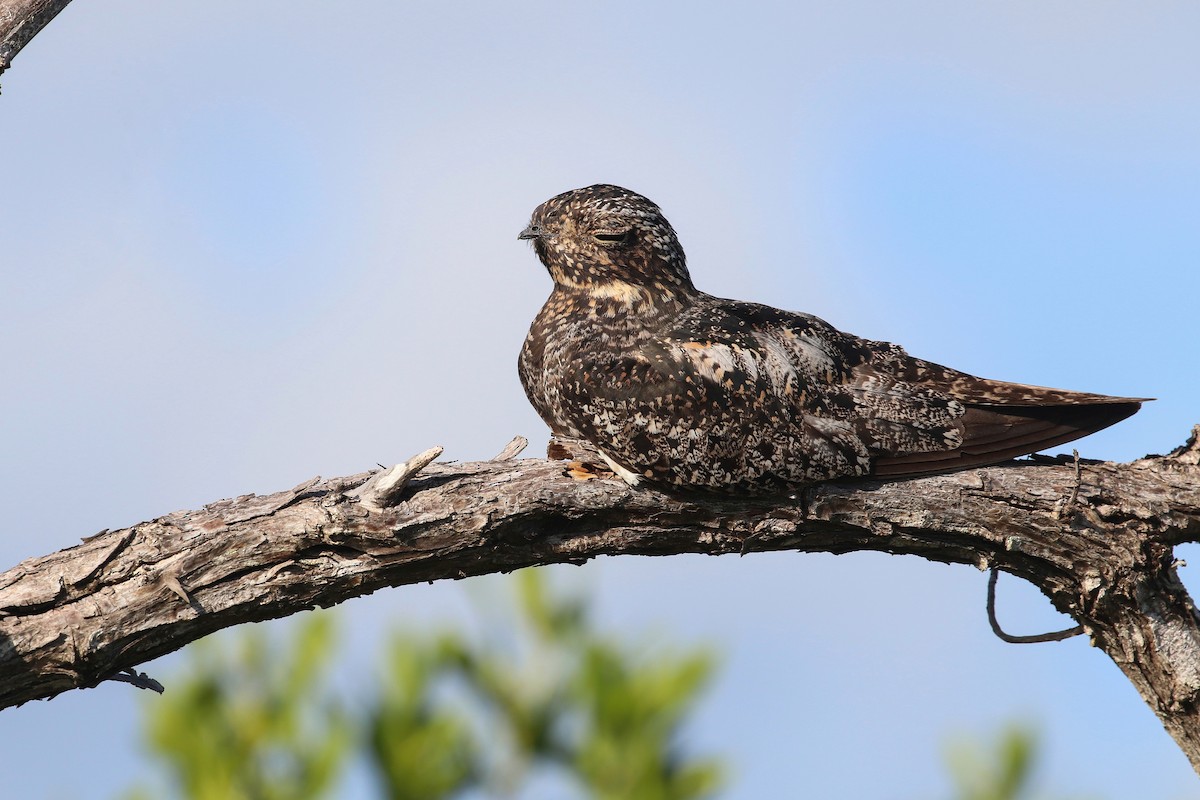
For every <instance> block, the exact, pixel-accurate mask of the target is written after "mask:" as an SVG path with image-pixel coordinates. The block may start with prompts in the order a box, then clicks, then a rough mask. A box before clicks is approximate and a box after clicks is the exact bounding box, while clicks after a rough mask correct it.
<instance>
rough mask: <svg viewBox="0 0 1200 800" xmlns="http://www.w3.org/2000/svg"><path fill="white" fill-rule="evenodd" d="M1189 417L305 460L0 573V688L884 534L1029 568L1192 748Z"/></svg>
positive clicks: (87, 682) (935, 556) (1198, 661)
mask: <svg viewBox="0 0 1200 800" xmlns="http://www.w3.org/2000/svg"><path fill="white" fill-rule="evenodd" d="M1198 432H1200V427H1197V429H1196V430H1195V431H1193V436H1192V439H1191V440H1190V441H1189V442H1188V444H1187V445H1186V446H1184V447H1182V448H1180V449H1179V450H1177V451H1175V452H1174V453H1172V454H1170V455H1168V456H1154V457H1147V458H1145V459H1142V460H1140V461H1134V462H1132V463H1129V464H1116V463H1108V462H1092V463H1089V462H1083V463H1078V464H1076V463H1071V462H1070V461H1069V460H1068V461H1067V462H1065V463H1064V462H1062V461H1058V460H1054V459H1042V460H1041V461H1040V462H1038V461H1035V462H1023V463H1011V464H1008V465H1004V466H999V467H991V468H987V469H978V470H973V471H969V472H960V473H955V474H951V475H941V476H936V477H929V478H922V479H919V480H910V481H892V482H853V483H851V482H844V483H830V484H819V485H816V486H813V487H810V488H808V489H805V490H804V491H803V492H800V493H798V494H797V495H796V496H795V497H791V498H775V499H762V498H758V499H746V498H721V497H712V496H680V495H669V494H664V493H660V492H658V491H654V490H634V489H630V488H629V487H627V486H626V485H625V484H623V483H621V482H620V481H617V480H603V479H599V480H577V479H575V478H573V477H571V474H578V471H571V470H569V467H568V465H566V464H565V463H564V462H555V461H543V460H536V459H523V460H494V461H487V462H476V463H467V464H451V465H439V464H432V465H429V466H428V467H426V468H425V469H424V470H423V471H421V472H419V473H416V474H415V475H414V474H409V475H407V476H404V477H405V478H406V479H407V480H408V481H409V482H408V485H407V487H406V488H404V489H403V490H402V491H401V492H400V494H399V495H398V496H395V491H396V490H395V487H394V486H393V487H392V488H391V489H386V488H385V490H384V491H382V492H379V491H375V492H369V493H367V494H368V495H369V499H370V500H371V502H364V492H363V491H362V489H361V487H363V486H364V484H365V483H366V482H367V481H368V479H370V478H371V477H372V476H371V475H370V474H366V473H364V474H362V475H356V476H352V477H346V478H334V479H328V480H321V479H318V478H314V479H312V480H310V481H307V482H305V483H303V484H301V485H300V486H297V487H296V488H294V489H292V490H290V491H286V492H279V493H277V494H272V495H267V496H255V495H246V496H243V497H238V498H235V499H232V500H223V501H220V502H217V503H213V504H211V505H208V506H206V507H204V508H203V509H200V510H198V511H179V512H176V513H173V514H169V515H167V516H165V517H160V518H158V519H155V520H152V521H150V522H144V523H141V524H139V525H135V526H133V527H132V528H126V529H124V530H118V531H103V532H101V533H100V534H97V535H95V536H92V537H89V538H88V539H87V540H85V541H84V543H83V544H80V545H77V546H75V547H72V548H70V549H67V550H63V551H60V552H58V553H54V554H52V555H49V556H44V557H41V558H33V559H29V560H27V561H24V562H22V563H21V564H19V565H18V566H16V567H15V568H13V569H11V570H9V571H8V572H6V573H3V574H0V708H3V707H7V706H11V705H15V704H19V703H23V702H25V701H27V700H32V699H35V698H48V697H52V696H54V695H55V694H58V693H59V692H62V691H65V690H67V689H72V688H76V687H85V686H94V685H96V684H97V683H98V682H100V681H101V680H104V679H106V678H109V677H112V676H114V675H117V674H118V673H121V672H122V671H128V670H130V669H131V668H132V667H134V666H135V665H138V664H141V663H143V662H145V661H148V660H150V659H152V658H155V657H157V656H160V655H163V654H164V653H169V652H171V651H173V650H176V649H178V648H180V647H182V646H183V645H185V644H187V643H188V642H191V641H194V640H196V639H199V638H200V637H202V636H205V635H206V634H208V633H211V632H213V631H216V630H219V629H221V628H225V627H229V626H232V625H236V624H239V623H242V622H249V621H255V620H265V619H271V618H275V617H282V616H286V615H288V614H293V613H295V612H297V611H301V610H303V609H307V608H311V607H313V606H330V605H334V604H336V603H339V602H341V601H343V600H346V599H348V598H351V597H355V596H358V595H362V594H367V593H369V592H373V591H375V590H376V589H379V588H382V587H385V586H400V585H403V584H408V583H415V582H418V581H432V580H439V579H445V578H465V577H467V576H470V575H481V574H484V573H490V572H506V571H510V570H515V569H520V568H522V567H527V566H532V565H536V564H550V563H562V562H570V563H583V562H585V561H587V560H589V559H591V558H594V557H595V556H598V555H671V554H675V553H710V554H721V553H744V552H752V551H753V552H758V551H768V550H798V551H803V552H828V553H846V552H850V551H855V550H878V551H884V552H888V553H907V554H913V555H919V556H922V557H924V558H928V559H932V560H936V561H944V562H958V563H966V564H974V565H976V566H978V567H979V568H981V569H985V568H993V567H994V568H998V569H1001V570H1003V571H1005V572H1008V573H1011V574H1013V575H1017V576H1020V577H1022V578H1025V579H1026V580H1028V581H1030V582H1032V583H1033V584H1034V585H1036V586H1037V587H1038V588H1040V589H1041V590H1042V591H1043V592H1044V593H1045V594H1046V595H1047V596H1048V597H1049V598H1050V600H1051V601H1052V602H1053V603H1054V605H1055V607H1057V608H1058V609H1059V610H1060V611H1063V612H1064V613H1067V614H1070V615H1071V616H1072V617H1074V618H1075V620H1076V621H1077V622H1078V623H1079V624H1080V625H1082V626H1083V627H1084V629H1085V630H1086V632H1087V633H1088V634H1089V635H1090V636H1091V638H1092V641H1093V642H1094V643H1095V644H1096V646H1097V647H1099V648H1100V649H1102V650H1103V651H1104V652H1106V653H1107V654H1108V655H1109V656H1110V657H1111V658H1112V659H1113V661H1115V662H1116V664H1117V665H1118V666H1119V667H1120V668H1121V670H1122V671H1124V673H1125V674H1126V675H1127V676H1128V677H1129V679H1130V680H1131V681H1132V682H1133V684H1134V685H1135V686H1136V687H1137V689H1138V691H1139V692H1140V693H1141V695H1142V697H1143V698H1144V699H1145V700H1146V702H1147V703H1148V704H1149V705H1150V707H1151V708H1152V709H1153V710H1154V712H1155V713H1156V714H1158V716H1159V717H1160V719H1161V720H1162V722H1163V724H1164V725H1165V726H1166V728H1167V730H1168V731H1169V732H1170V733H1171V735H1172V736H1174V737H1175V740H1176V741H1177V742H1178V743H1179V745H1180V747H1181V748H1183V750H1184V752H1185V753H1186V754H1187V756H1188V757H1189V758H1190V759H1191V761H1192V764H1193V766H1195V767H1198V768H1200V712H1198V708H1200V705H1198V703H1200V623H1198V618H1197V614H1196V611H1195V608H1194V606H1193V604H1192V600H1191V598H1190V597H1189V596H1188V594H1187V592H1186V591H1185V589H1184V587H1183V585H1182V584H1181V583H1180V582H1179V579H1178V577H1177V575H1176V571H1175V566H1176V563H1175V560H1174V557H1173V555H1172V550H1173V547H1174V546H1175V545H1177V544H1179V543H1182V542H1190V541H1197V540H1200V445H1198V444H1197V434H1198ZM423 456H428V453H426V454H423ZM422 460H424V458H417V459H410V460H409V461H408V462H406V464H407V465H408V466H407V467H406V468H405V469H400V470H393V471H388V472H386V473H384V474H391V475H392V476H393V477H394V476H395V475H396V474H400V473H403V472H405V471H406V469H408V468H411V467H412V466H413V465H414V463H417V462H419V461H422ZM380 483H381V482H380V481H377V482H375V484H374V485H375V487H376V488H377V489H378V487H379V486H380ZM384 498H391V499H390V501H388V502H381V501H382V500H383V499H384Z"/></svg>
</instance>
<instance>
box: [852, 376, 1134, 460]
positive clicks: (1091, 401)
mask: <svg viewBox="0 0 1200 800" xmlns="http://www.w3.org/2000/svg"><path fill="white" fill-rule="evenodd" d="M974 380H975V381H976V382H974V383H972V384H971V385H969V386H963V385H962V384H960V385H959V386H956V389H959V390H963V391H961V392H958V391H956V392H955V395H956V396H957V397H956V399H958V400H959V401H960V402H962V403H963V404H964V405H965V406H966V407H967V411H966V413H965V414H964V415H963V416H962V417H961V418H960V419H959V420H958V422H959V423H960V425H961V428H962V444H961V445H960V446H959V447H957V448H955V449H954V450H944V451H939V452H928V453H905V454H903V455H896V456H885V457H881V458H879V459H877V460H876V462H875V467H874V469H873V470H872V474H873V475H878V476H881V477H884V476H886V477H903V476H912V475H928V474H931V473H937V472H948V471H951V470H959V469H966V468H969V467H982V466H987V465H988V464H997V463H999V462H1001V461H1007V460H1009V459H1011V458H1017V457H1018V456H1024V455H1028V454H1030V453H1036V452H1037V451H1039V450H1044V449H1046V448H1048V447H1054V446H1056V445H1060V444H1065V443H1066V442H1070V441H1073V440H1075V439H1079V438H1082V437H1084V436H1087V435H1088V434H1090V433H1095V432H1096V431H1098V430H1102V429H1104V428H1107V427H1108V426H1109V425H1114V424H1116V423H1118V422H1120V421H1121V420H1123V419H1125V418H1127V417H1130V416H1132V415H1133V414H1135V413H1136V412H1137V410H1138V409H1139V408H1141V406H1142V403H1144V402H1147V401H1148V400H1149V399H1150V398H1144V397H1111V396H1108V395H1102V394H1087V393H1084V392H1069V391H1064V390H1062V389H1049V388H1046V387H1042V386H1026V385H1024V384H1018V383H1004V382H1001V381H989V380H984V379H982V378H976V379H974Z"/></svg>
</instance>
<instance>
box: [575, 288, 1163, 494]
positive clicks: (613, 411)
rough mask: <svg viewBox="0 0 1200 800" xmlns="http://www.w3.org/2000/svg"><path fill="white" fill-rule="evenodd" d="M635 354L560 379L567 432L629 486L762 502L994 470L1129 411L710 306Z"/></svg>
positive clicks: (583, 363) (816, 323) (732, 306)
mask: <svg viewBox="0 0 1200 800" xmlns="http://www.w3.org/2000/svg"><path fill="white" fill-rule="evenodd" d="M656 333H657V335H654V336H648V337H647V338H646V339H645V340H644V341H643V342H642V343H641V344H640V346H638V347H637V348H636V349H634V350H632V351H624V352H620V353H608V352H605V351H604V350H603V348H597V349H595V350H594V351H590V352H588V353H585V354H582V355H581V357H580V358H579V359H578V360H577V362H576V363H575V364H573V365H572V366H571V367H570V368H569V369H568V370H567V371H566V374H564V376H563V378H564V382H563V387H562V388H563V392H564V395H565V396H566V397H567V399H568V400H569V402H568V403H567V404H566V405H567V407H568V413H569V414H570V415H571V416H572V421H573V422H574V424H576V425H577V426H578V427H579V429H580V430H583V431H585V432H587V433H588V434H589V435H590V436H591V437H593V441H597V442H605V443H606V446H607V448H608V449H609V450H611V452H606V455H607V456H608V457H609V458H611V459H612V460H614V461H615V462H617V463H618V464H620V465H621V466H622V467H625V468H627V469H629V470H630V471H631V472H633V473H636V474H637V475H641V476H645V477H649V478H652V479H655V480H659V481H665V482H670V483H676V484H679V485H700V486H705V485H707V486H710V487H712V488H738V487H747V488H754V489H770V488H778V487H780V486H785V485H790V484H795V483H804V482H811V481H818V480H829V479H834V478H840V477H849V476H861V475H867V474H875V475H891V476H899V475H916V474H924V473H931V472H941V471H946V470H952V469H959V468H963V467H968V466H973V465H977V464H986V463H996V462H998V461H1003V460H1006V459H1008V458H1013V457H1015V456H1017V455H1023V454H1026V453H1031V452H1035V451H1036V450H1039V449H1042V448H1044V447H1049V446H1052V445H1055V444H1060V443H1062V442H1065V441H1070V440H1071V439H1075V438H1078V437H1080V436H1083V435H1086V434H1087V433H1091V432H1093V431H1095V430H1099V429H1100V428H1103V427H1106V426H1107V425H1111V424H1113V423H1114V422H1117V421H1119V420H1120V419H1123V418H1125V417H1127V416H1129V415H1130V414H1132V413H1133V412H1134V411H1136V410H1137V407H1138V403H1139V402H1140V401H1137V400H1130V399H1127V398H1113V397H1107V396H1104V395H1089V394H1082V393H1074V392H1064V391H1060V390H1053V389H1043V388H1040V387H1029V386H1022V385H1019V384H1008V383H1003V382H999V381H988V380H984V379H980V378H975V377H973V376H971V375H967V374H965V373H961V372H957V371H955V370H951V369H948V368H946V367H942V366H940V365H937V364H933V363H931V362H926V361H921V360H919V359H914V358H912V357H910V356H908V354H907V353H905V352H904V350H903V349H902V348H900V347H898V346H896V345H892V344H888V343H885V342H871V341H867V340H863V339H859V338H857V337H853V336H850V335H847V334H843V333H841V332H840V331H838V330H836V329H835V328H833V327H832V326H830V325H829V324H828V323H825V322H823V321H822V320H820V319H817V318H816V317H812V316H809V315H804V314H793V313H790V312H785V311H780V310H778V309H774V308H770V307H768V306H760V305H756V304H751V303H737V302H733V301H727V300H717V299H716V298H712V299H711V300H710V301H709V302H704V303H699V304H697V306H696V307H694V308H693V309H691V310H689V311H688V312H685V313H684V314H683V315H681V316H680V317H678V318H677V319H676V320H674V321H673V323H672V324H671V325H670V326H668V327H667V328H666V329H665V330H663V331H660V332H656Z"/></svg>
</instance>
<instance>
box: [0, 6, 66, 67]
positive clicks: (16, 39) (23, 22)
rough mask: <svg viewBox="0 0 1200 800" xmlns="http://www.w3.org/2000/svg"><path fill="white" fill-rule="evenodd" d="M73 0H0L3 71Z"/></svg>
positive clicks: (1, 62)
mask: <svg viewBox="0 0 1200 800" xmlns="http://www.w3.org/2000/svg"><path fill="white" fill-rule="evenodd" d="M70 2H71V0H0V74H3V72H4V70H6V69H8V67H9V65H11V64H12V60H13V57H14V56H16V54H17V53H19V52H21V48H23V47H24V46H25V45H27V44H29V40H30V39H32V38H33V37H34V36H37V34H38V31H40V30H41V29H42V28H44V27H46V24H47V23H49V22H50V20H52V19H54V18H55V17H56V16H58V12H60V11H62V10H63V9H64V8H66V7H67V3H70Z"/></svg>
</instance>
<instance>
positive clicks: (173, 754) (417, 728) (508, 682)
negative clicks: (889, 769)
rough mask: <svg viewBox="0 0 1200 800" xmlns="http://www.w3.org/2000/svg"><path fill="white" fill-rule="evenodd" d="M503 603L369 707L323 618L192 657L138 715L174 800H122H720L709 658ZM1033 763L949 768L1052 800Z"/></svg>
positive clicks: (418, 654) (524, 596) (525, 594)
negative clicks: (352, 794)
mask: <svg viewBox="0 0 1200 800" xmlns="http://www.w3.org/2000/svg"><path fill="white" fill-rule="evenodd" d="M510 585H511V586H513V587H515V598H514V602H513V603H512V609H511V613H504V612H502V611H498V610H497V609H496V608H495V607H494V606H490V605H489V607H488V608H483V609H481V611H484V612H490V613H491V615H492V616H493V617H494V618H495V619H494V620H493V622H494V624H489V625H487V626H485V627H486V629H487V630H488V632H489V634H490V636H489V637H488V638H486V639H484V640H482V641H481V640H477V639H476V640H473V639H471V638H469V637H467V636H466V635H465V634H463V633H461V632H458V631H456V630H452V629H448V630H442V631H439V632H411V631H396V632H393V633H392V634H391V635H390V636H389V638H388V640H387V641H386V642H385V644H384V646H383V648H382V651H381V653H380V655H379V662H380V675H379V678H378V680H377V681H375V682H374V683H373V684H371V685H369V687H368V688H367V689H366V690H360V689H359V688H358V687H357V686H353V687H349V686H345V685H339V684H337V683H335V682H334V681H333V679H332V677H331V668H332V666H333V664H334V662H335V660H336V656H337V652H338V643H337V636H336V631H335V620H336V619H337V617H336V616H335V615H333V614H332V613H330V612H317V613H310V614H306V615H304V616H302V617H300V618H298V619H296V620H295V621H294V622H293V624H292V625H290V626H289V627H287V629H286V630H285V632H284V633H283V634H280V633H279V632H278V631H276V632H275V635H268V634H267V633H266V632H265V629H264V628H262V627H260V626H249V627H247V628H246V629H244V630H242V631H239V632H237V634H236V635H235V638H232V639H231V638H229V637H213V638H210V639H206V640H203V641H201V642H197V643H196V644H195V645H193V646H192V647H191V648H190V649H189V656H190V659H189V661H188V663H187V665H186V666H185V668H184V670H183V671H182V673H181V674H178V675H174V676H171V677H169V678H168V680H167V681H166V684H167V692H166V694H164V695H163V696H162V697H158V696H154V697H151V698H149V699H148V700H147V702H146V705H145V709H146V711H145V725H144V730H145V737H146V743H147V745H148V747H149V749H150V751H151V753H152V754H153V755H154V756H155V757H156V758H157V760H158V761H159V762H160V763H161V764H162V765H164V766H165V767H166V771H167V773H168V775H169V776H170V781H169V793H168V794H166V795H164V793H163V791H161V790H159V791H154V792H150V791H148V790H146V789H144V788H139V789H135V790H132V791H130V792H129V793H127V795H126V796H127V797H128V798H131V800H134V799H136V800H142V799H144V798H151V797H153V798H156V799H157V798H161V797H164V796H169V797H176V798H186V799H187V800H317V799H318V798H329V797H338V796H341V792H340V791H339V790H340V789H342V788H344V787H343V783H342V780H343V778H345V776H346V771H347V768H348V767H349V766H350V765H351V764H352V763H359V764H362V763H365V765H366V767H367V769H368V770H369V771H370V772H371V773H372V774H373V775H374V777H375V784H376V786H377V787H378V796H380V797H385V798H390V800H443V799H446V800H449V799H452V798H464V800H465V798H477V797H516V796H520V795H521V794H522V792H525V791H527V790H528V789H529V787H530V785H531V784H532V783H534V782H537V781H541V783H540V786H541V788H542V789H543V790H544V789H545V787H546V781H547V779H548V780H549V781H550V782H551V784H550V785H551V786H552V787H553V788H554V789H555V790H556V791H555V792H554V793H553V794H552V795H551V796H554V797H583V798H594V799H595V800H618V798H620V799H621V800H694V799H698V798H705V797H713V796H715V794H716V792H717V791H718V790H720V788H721V787H722V785H723V779H724V770H723V768H722V764H721V762H720V761H719V759H717V758H714V757H711V756H698V755H695V754H692V753H689V752H688V751H687V750H686V749H685V748H684V747H683V746H682V745H681V741H680V740H681V736H680V732H681V729H682V727H683V725H684V723H685V722H686V720H687V717H688V714H689V713H690V712H692V711H693V710H694V709H695V707H696V703H697V701H698V699H699V697H700V695H701V693H702V692H703V690H704V688H705V686H706V685H707V683H708V681H709V680H710V679H711V677H712V674H713V668H714V664H715V660H714V657H713V655H712V654H711V652H709V651H707V650H705V649H697V648H693V649H689V650H684V651H680V652H672V651H671V650H669V649H668V648H666V647H664V646H663V645H662V644H661V643H655V644H653V645H652V646H646V647H640V648H635V646H634V644H633V643H632V642H631V641H630V640H629V638H628V637H627V636H623V637H622V638H621V639H612V638H609V637H606V636H604V635H603V634H602V633H600V632H598V631H597V630H596V627H595V625H594V624H593V622H592V621H591V619H590V618H589V615H588V607H587V603H586V602H585V601H584V600H583V599H581V598H579V597H570V596H566V595H563V594H562V593H558V592H555V591H553V590H552V589H551V587H550V586H549V585H548V583H547V581H546V579H545V576H544V573H542V572H539V571H537V570H524V571H522V572H519V573H517V574H516V575H515V576H514V578H513V581H512V583H511V584H510ZM635 649H636V650H638V651H639V652H636V653H635V652H634V651H635ZM1037 752H1038V744H1037V740H1036V737H1035V736H1034V734H1033V733H1032V732H1031V731H1030V730H1029V729H1027V728H1024V727H1021V726H1009V727H1007V728H1005V729H1004V730H1002V731H1001V732H1000V733H999V734H998V735H997V736H996V737H995V740H994V741H992V742H986V743H979V742H972V741H966V742H964V741H961V740H960V741H958V742H956V743H955V744H953V745H952V746H951V747H949V748H948V751H947V758H946V761H947V765H948V767H949V771H950V776H951V779H952V782H953V787H954V788H953V795H952V796H953V798H954V800H1032V798H1034V797H1045V796H1046V795H1044V794H1039V795H1035V794H1034V792H1033V789H1032V786H1033V777H1034V772H1035V766H1036V760H1037V759H1036V756H1037ZM356 760H357V762H356ZM781 769H786V766H781ZM898 788H899V792H898V795H900V796H902V795H903V787H898ZM540 796H546V793H545V792H544V791H543V792H541V794H540Z"/></svg>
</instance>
